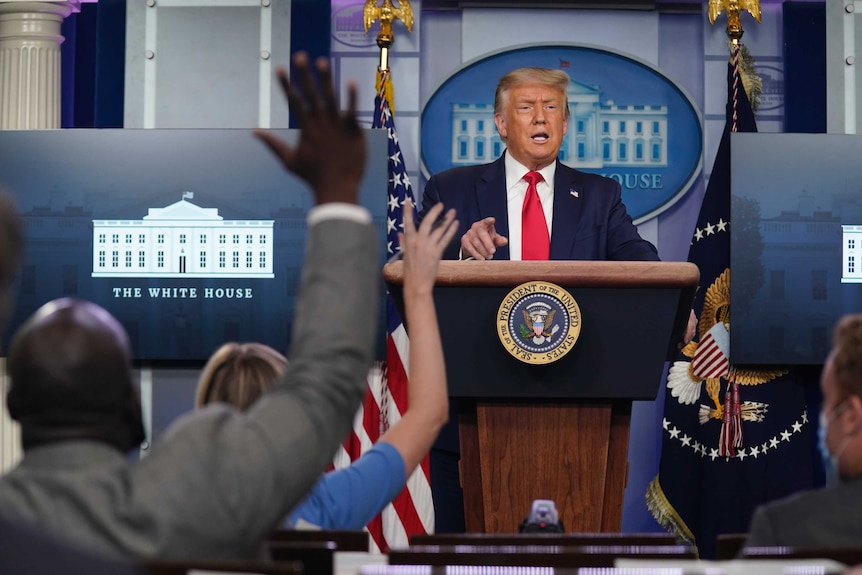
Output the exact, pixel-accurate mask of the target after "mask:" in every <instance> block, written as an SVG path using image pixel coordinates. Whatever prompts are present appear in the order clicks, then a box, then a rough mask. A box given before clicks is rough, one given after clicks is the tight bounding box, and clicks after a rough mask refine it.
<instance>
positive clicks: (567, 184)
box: [550, 160, 583, 260]
mask: <svg viewBox="0 0 862 575" xmlns="http://www.w3.org/2000/svg"><path fill="white" fill-rule="evenodd" d="M579 180H580V178H579V177H578V172H577V171H575V170H573V169H571V168H568V167H566V166H564V165H563V164H562V163H560V162H559V160H558V161H557V171H556V172H555V174H554V223H553V226H552V229H551V255H550V258H551V259H552V260H567V259H569V258H570V257H571V253H572V246H573V245H574V243H575V232H576V231H577V228H578V221H579V220H580V218H581V203H582V201H583V200H582V199H581V198H580V195H582V194H583V190H582V189H581V186H580V185H579V184H580V181H579Z"/></svg>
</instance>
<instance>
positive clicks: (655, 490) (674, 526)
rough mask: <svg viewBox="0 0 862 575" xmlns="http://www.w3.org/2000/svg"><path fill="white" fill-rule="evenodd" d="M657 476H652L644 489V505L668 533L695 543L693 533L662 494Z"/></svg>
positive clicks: (691, 543)
mask: <svg viewBox="0 0 862 575" xmlns="http://www.w3.org/2000/svg"><path fill="white" fill-rule="evenodd" d="M658 479H659V476H658V475H656V476H655V477H653V480H652V481H650V482H649V485H648V486H647V490H646V505H647V508H648V509H649V511H650V513H652V516H653V517H655V520H656V521H658V524H659V525H661V526H662V527H663V528H664V529H665V531H667V532H668V533H674V534H675V535H676V536H677V537H679V538H680V539H682V540H683V541H685V542H686V543H688V544H690V545H696V544H697V542H696V541H695V540H694V534H693V533H692V532H691V529H689V528H688V525H686V524H685V521H683V519H682V517H680V516H679V513H677V512H676V509H674V508H673V505H671V504H670V501H668V500H667V497H666V496H665V494H664V491H663V490H662V488H661V484H660V483H659V481H658Z"/></svg>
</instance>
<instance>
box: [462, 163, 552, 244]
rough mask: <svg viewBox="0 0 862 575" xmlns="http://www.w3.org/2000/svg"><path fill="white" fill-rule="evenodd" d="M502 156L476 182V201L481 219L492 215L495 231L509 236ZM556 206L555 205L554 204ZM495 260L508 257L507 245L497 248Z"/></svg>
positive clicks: (504, 171)
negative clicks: (494, 221)
mask: <svg viewBox="0 0 862 575" xmlns="http://www.w3.org/2000/svg"><path fill="white" fill-rule="evenodd" d="M503 158H504V156H500V158H499V159H498V160H497V161H496V162H493V163H492V164H490V165H489V166H488V169H487V170H485V171H484V172H483V173H482V176H481V177H480V178H479V180H478V182H476V201H477V203H478V204H479V215H480V217H481V219H485V218H488V217H493V218H494V219H495V220H496V223H495V224H494V227H495V228H496V230H497V233H498V234H500V235H501V236H504V237H507V238H508V237H509V208H508V205H507V193H506V169H505V162H504V160H503ZM555 207H556V206H555ZM494 259H496V260H508V259H509V246H508V245H505V246H502V247H500V248H497V253H496V255H495V257H494Z"/></svg>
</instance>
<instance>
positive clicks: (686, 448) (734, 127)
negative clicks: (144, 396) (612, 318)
mask: <svg viewBox="0 0 862 575" xmlns="http://www.w3.org/2000/svg"><path fill="white" fill-rule="evenodd" d="M731 50H732V54H731V59H730V62H729V64H728V71H727V90H728V92H727V110H726V121H725V127H724V131H723V133H722V137H721V142H720V145H719V148H718V152H717V154H716V157H715V163H714V165H713V169H712V174H711V175H710V177H709V183H708V185H707V189H706V193H705V195H704V198H703V204H702V206H701V210H700V214H699V216H698V220H697V226H696V228H695V231H694V235H693V237H692V239H691V245H690V248H689V261H691V262H693V263H695V264H697V265H698V267H699V268H700V286H699V289H698V293H697V297H696V300H695V304H694V310H695V313H697V315H698V318H699V323H698V329H697V336H696V337H695V340H694V341H692V342H691V343H690V344H689V345H687V346H686V347H685V348H684V349H683V350H682V353H681V354H680V357H679V358H678V359H677V360H676V361H674V362H672V365H671V367H670V369H669V372H668V377H667V385H666V389H665V395H664V416H663V418H662V453H661V461H660V464H659V474H658V475H657V476H656V477H655V478H654V479H653V480H652V482H651V483H650V484H649V487H648V488H647V493H646V499H647V506H648V507H649V509H650V511H651V512H652V514H653V516H654V517H655V518H656V520H657V521H658V522H659V523H660V524H661V525H662V526H663V527H664V528H665V529H667V530H668V531H670V532H672V533H675V534H677V535H678V536H679V537H681V538H682V539H684V540H685V541H687V542H689V543H691V544H696V545H697V547H698V551H699V553H700V556H701V557H703V558H707V559H711V558H714V557H715V547H716V539H717V537H718V535H719V534H721V533H745V532H747V531H748V527H749V522H750V519H751V516H752V514H753V511H754V509H755V507H757V506H758V505H759V504H761V503H765V502H767V501H770V500H772V499H776V498H779V497H783V496H786V495H789V494H791V493H793V492H796V491H798V490H800V489H805V488H810V487H812V486H813V483H814V478H813V473H814V472H813V469H814V462H813V458H812V451H811V447H810V446H811V436H810V434H812V433H814V430H813V429H811V425H812V422H811V421H810V414H809V413H808V412H807V410H806V404H805V388H804V384H805V381H804V380H803V377H802V376H800V375H799V374H797V373H795V372H793V371H788V370H785V369H781V368H780V367H779V368H775V369H748V368H742V367H737V366H734V365H733V363H732V362H731V361H730V360H731V358H730V357H729V348H730V322H731V320H732V318H731V317H730V297H731V294H730V274H731V270H730V233H731V229H732V226H733V225H734V222H732V221H731V220H730V216H731V202H743V201H744V200H742V199H738V198H733V197H732V196H731V186H730V181H731V180H730V169H731V165H730V145H731V138H730V134H731V132H735V131H740V132H753V131H756V130H757V127H756V124H755V119H754V111H753V110H752V105H751V101H752V100H751V99H750V97H749V94H756V90H755V89H756V88H757V86H758V79H757V77H756V74H754V71H753V67H752V66H751V65H750V64H749V62H750V60H749V59H748V58H747V53H746V52H745V49H744V48H743V47H742V46H741V45H739V44H737V45H735V46H732V48H731ZM755 101H756V97H755ZM740 207H744V208H746V209H751V210H757V209H758V208H757V206H740ZM736 208H737V205H735V206H734V212H735V213H736V212H738V210H737V209H736ZM742 225H743V224H742V223H741V222H737V228H736V229H735V230H736V233H746V234H751V245H752V249H755V247H756V245H757V242H758V240H759V232H758V231H757V229H756V228H755V229H753V230H752V229H749V228H748V227H746V228H743V227H741V226H742ZM738 295H740V296H741V295H743V294H738ZM814 423H815V425H816V417H815V422H814Z"/></svg>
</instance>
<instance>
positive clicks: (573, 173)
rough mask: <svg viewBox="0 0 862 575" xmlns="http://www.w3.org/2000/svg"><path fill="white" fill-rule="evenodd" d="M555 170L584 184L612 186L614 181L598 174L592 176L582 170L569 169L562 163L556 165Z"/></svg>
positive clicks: (590, 173)
mask: <svg viewBox="0 0 862 575" xmlns="http://www.w3.org/2000/svg"><path fill="white" fill-rule="evenodd" d="M557 170H558V171H559V172H560V173H561V174H562V175H563V176H564V177H570V178H574V179H577V180H578V181H580V182H583V183H585V184H597V185H614V184H615V183H616V180H613V179H611V178H608V177H607V176H602V175H600V174H594V173H592V172H584V171H582V170H578V169H576V168H572V167H569V166H567V165H565V164H564V163H562V162H560V163H559V164H557Z"/></svg>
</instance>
